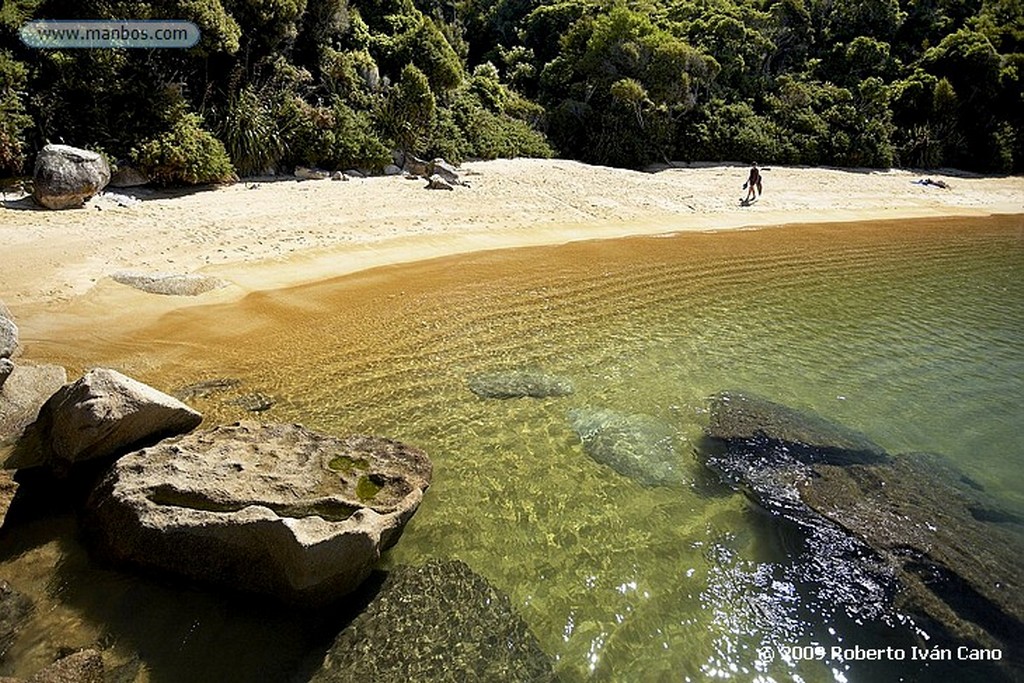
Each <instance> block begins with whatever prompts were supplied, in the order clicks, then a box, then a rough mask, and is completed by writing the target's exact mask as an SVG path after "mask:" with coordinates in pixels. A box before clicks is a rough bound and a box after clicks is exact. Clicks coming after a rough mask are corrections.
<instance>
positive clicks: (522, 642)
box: [312, 560, 554, 683]
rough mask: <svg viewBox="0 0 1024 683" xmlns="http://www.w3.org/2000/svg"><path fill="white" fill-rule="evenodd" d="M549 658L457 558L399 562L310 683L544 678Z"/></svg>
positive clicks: (483, 682)
mask: <svg viewBox="0 0 1024 683" xmlns="http://www.w3.org/2000/svg"><path fill="white" fill-rule="evenodd" d="M553 680H554V674H553V673H552V665H551V660H550V659H549V658H548V657H547V655H545V654H544V652H543V651H542V650H541V649H540V645H539V644H538V643H537V639H536V638H535V637H534V635H533V634H532V633H531V632H530V630H529V628H528V627H527V625H526V624H525V623H524V622H523V620H522V617H520V616H519V615H518V614H517V613H516V612H515V611H514V610H513V609H512V605H511V603H510V601H509V599H508V596H506V595H504V594H503V593H500V592H498V591H497V590H495V589H494V588H493V587H492V586H491V585H490V584H489V583H488V582H487V581H486V580H485V579H484V578H483V577H481V576H479V575H477V574H476V573H474V572H473V571H472V570H471V569H470V568H469V567H468V566H466V565H465V564H464V563H462V562H460V561H458V560H448V561H437V560H435V561H433V562H429V563H428V564H426V565H424V566H422V567H418V568H413V567H399V568H398V569H396V570H394V571H393V572H391V573H390V575H389V576H388V579H387V581H386V583H385V584H384V586H383V588H382V589H381V591H380V593H378V595H377V597H376V598H375V599H374V601H373V602H372V603H370V606H369V607H368V608H367V609H366V610H365V611H364V612H363V613H362V614H360V615H359V616H358V617H356V619H355V621H353V622H352V623H351V624H349V626H348V627H347V628H346V629H345V630H344V631H342V633H341V635H339V636H338V638H337V640H335V642H334V645H333V646H331V649H330V651H329V652H328V653H327V657H326V658H325V660H324V663H323V665H322V666H321V668H320V670H319V671H318V672H317V673H316V674H315V675H314V677H313V679H312V683H363V682H365V681H373V682H374V683H411V682H412V681H416V682H421V683H429V682H433V681H464V682H467V683H470V682H472V683H476V682H479V683H493V682H495V681H501V682H502V683H520V682H521V683H546V682H549V681H553Z"/></svg>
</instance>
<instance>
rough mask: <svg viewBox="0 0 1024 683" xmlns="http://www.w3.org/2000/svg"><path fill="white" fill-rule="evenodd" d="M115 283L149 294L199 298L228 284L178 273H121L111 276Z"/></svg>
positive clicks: (202, 276) (216, 279) (214, 278)
mask: <svg viewBox="0 0 1024 683" xmlns="http://www.w3.org/2000/svg"><path fill="white" fill-rule="evenodd" d="M110 277H111V279H113V280H114V282H117V283H119V284H122V285H128V286H129V287H133V288H135V289H138V290H140V291H143V292H146V293H148V294H162V295H164V296H199V295H200V294H205V293H206V292H211V291H213V290H215V289H222V288H224V287H227V285H228V283H227V282H226V281H224V280H221V279H220V278H217V277H207V276H205V275H192V274H187V273H186V274H178V273H139V272H134V271H121V272H118V273H114V274H113V275H111V276H110Z"/></svg>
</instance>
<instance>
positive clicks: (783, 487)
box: [701, 397, 1024, 659]
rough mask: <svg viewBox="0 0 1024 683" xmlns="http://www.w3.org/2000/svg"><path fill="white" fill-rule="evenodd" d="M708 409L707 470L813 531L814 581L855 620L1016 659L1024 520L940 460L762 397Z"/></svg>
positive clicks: (1021, 633)
mask: <svg viewBox="0 0 1024 683" xmlns="http://www.w3.org/2000/svg"><path fill="white" fill-rule="evenodd" d="M737 404H738V405H739V406H740V409H739V410H737V408H736V405H737ZM749 406H753V407H752V408H751V407H749ZM711 411H712V412H711V425H710V426H709V428H708V430H707V437H708V439H707V440H706V442H705V443H704V444H702V449H701V451H702V456H703V458H704V460H705V463H706V464H707V465H708V466H709V467H711V468H712V469H714V470H716V471H718V472H719V473H720V474H721V475H722V476H723V477H724V478H725V479H726V480H728V481H729V482H730V483H732V484H733V485H736V486H738V487H739V488H740V489H741V490H742V491H744V492H745V493H746V494H747V495H748V496H750V497H751V498H753V499H754V500H755V501H756V502H757V503H758V504H759V505H761V506H762V507H764V508H765V509H767V510H769V511H771V512H772V513H774V514H776V515H778V516H780V517H782V518H784V519H786V520H789V521H791V522H794V523H796V524H797V525H799V526H800V527H801V528H802V529H803V530H804V532H805V544H804V552H805V554H806V555H807V556H809V558H808V559H804V560H801V561H800V562H801V566H802V567H803V568H804V570H806V573H807V576H806V577H805V579H806V580H807V581H808V582H812V583H815V584H817V585H819V586H821V590H822V592H823V593H824V594H825V596H826V597H827V599H828V600H830V601H831V602H833V603H835V604H841V605H843V606H844V607H845V608H846V609H847V611H848V612H850V613H851V614H853V615H857V616H858V617H859V616H867V617H882V616H884V615H886V614H889V613H891V612H892V611H893V610H906V611H908V612H911V613H912V614H914V615H916V616H917V617H918V618H923V619H924V620H925V621H924V625H925V627H926V630H928V631H929V632H930V634H931V635H932V636H933V637H934V636H945V637H947V638H952V639H954V640H957V641H960V642H964V641H968V642H971V643H975V644H979V645H981V646H983V647H1003V648H1007V649H1005V652H1007V653H1009V652H1010V649H1011V648H1012V647H1013V644H1014V643H1019V642H1021V641H1022V639H1024V569H1022V566H1021V563H1020V561H1019V558H1020V557H1021V556H1022V554H1024V526H1021V522H1022V521H1024V520H1022V519H1021V518H1020V517H1019V516H1017V515H1015V514H1013V513H1012V512H1009V511H1007V510H1004V509H1001V508H999V507H998V506H994V505H992V504H991V503H986V502H985V501H984V498H983V495H984V494H983V492H982V491H981V490H980V487H979V486H978V485H977V484H976V483H975V482H973V481H972V480H970V479H969V478H967V477H965V476H964V475H963V474H962V473H960V472H959V471H957V470H956V468H954V467H953V466H952V465H950V464H949V463H948V462H946V461H945V460H944V459H942V458H941V457H940V456H934V455H925V454H909V455H898V456H894V457H889V456H886V455H883V454H884V452H883V451H881V449H880V448H879V447H877V446H875V445H874V444H872V443H871V442H870V441H869V440H867V439H866V437H863V436H862V435H858V434H856V433H854V432H849V431H848V430H846V429H844V428H842V427H839V426H837V425H834V424H832V423H828V422H826V421H824V420H822V419H821V418H818V417H814V416H807V415H806V414H804V413H799V412H798V411H795V410H792V409H788V408H785V409H781V410H780V409H779V407H778V406H777V404H773V403H771V402H768V401H765V400H764V399H754V400H753V401H750V402H749V403H748V402H747V401H746V400H744V401H735V400H730V401H723V400H722V398H721V397H717V398H715V399H713V400H712V405H711ZM761 420H763V422H762V421H761ZM936 627H937V628H936ZM1018 659H1019V658H1018Z"/></svg>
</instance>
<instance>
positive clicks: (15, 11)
mask: <svg viewBox="0 0 1024 683" xmlns="http://www.w3.org/2000/svg"><path fill="white" fill-rule="evenodd" d="M39 18H47V19H57V18H61V19H70V18H119V19H127V18H132V19H170V18H173V19H184V20H188V21H192V22H194V23H196V24H197V25H198V26H199V27H200V28H201V30H202V36H203V37H202V40H201V41H200V43H199V45H198V46H197V47H195V48H193V49H191V50H129V49H120V50H31V49H29V48H27V47H26V46H25V45H23V44H22V43H21V41H20V40H19V39H18V33H17V30H18V28H19V27H20V26H21V25H23V24H24V22H26V21H28V20H31V19H39ZM1022 79H1024V5H1022V2H1021V0H860V1H859V2H856V3H837V2H835V1H834V0H629V1H627V0H453V1H444V2H442V1H441V0H148V1H146V2H135V1H131V2H129V1H128V0H4V2H3V6H2V9H0V174H15V173H18V172H21V171H23V170H24V169H25V163H26V161H27V160H28V159H30V158H31V154H32V153H33V152H34V151H35V150H36V149H38V148H39V147H40V146H42V145H43V144H45V143H46V142H47V141H53V142H58V141H61V142H66V143H68V144H74V145H79V146H86V147H93V148H98V149H102V150H104V151H105V152H106V153H107V154H108V155H110V156H111V157H113V158H115V159H120V160H132V161H134V162H135V163H137V164H140V165H142V166H145V167H146V168H147V169H148V170H149V171H150V172H152V173H153V174H154V177H156V178H158V179H159V180H160V181H162V182H166V183H181V182H184V183H195V182H209V181H211V180H216V179H221V178H225V177H230V176H231V175H232V173H233V172H237V173H238V174H241V175H249V174H256V173H261V172H263V171H266V170H268V169H280V170H291V167H294V166H295V165H300V164H301V165H308V166H322V167H326V168H329V169H335V168H350V167H359V168H364V169H369V170H379V169H380V168H382V167H383V166H384V165H385V164H387V163H390V160H391V153H390V152H391V150H392V149H401V150H405V151H408V152H412V153H415V154H418V155H422V156H434V155H443V156H446V157H447V158H449V159H451V160H454V161H459V160H461V159H464V158H469V157H481V158H493V157H498V156H516V155H532V156H548V155H551V154H553V153H555V152H557V153H559V154H562V155H565V156H569V157H574V158H579V159H582V160H585V161H590V162H595V163H603V164H612V165H624V166H642V165H644V164H646V163H649V162H651V161H658V160H665V159H706V160H742V161H750V160H758V161H760V162H762V163H772V162H774V163H792V164H832V165H841V166H871V167H884V166H889V165H894V164H895V165H902V166H923V167H934V166H940V165H953V166H960V167H963V168H968V169H974V170H981V171H997V172H999V171H1010V170H1020V169H1022V168H1024V132H1022V130H1024V96H1022Z"/></svg>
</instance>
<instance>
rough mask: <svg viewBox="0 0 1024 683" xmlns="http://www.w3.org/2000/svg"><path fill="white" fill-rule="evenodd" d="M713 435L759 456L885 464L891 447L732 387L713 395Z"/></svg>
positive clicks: (709, 426)
mask: <svg viewBox="0 0 1024 683" xmlns="http://www.w3.org/2000/svg"><path fill="white" fill-rule="evenodd" d="M705 433H706V434H707V436H709V437H710V438H712V439H718V440H720V441H723V442H725V443H726V444H728V445H730V446H731V447H737V446H739V447H742V448H743V449H744V450H747V451H748V452H756V453H757V455H758V457H761V458H768V459H771V458H772V457H773V456H775V455H781V456H782V457H783V459H785V460H789V459H795V460H797V461H799V462H805V463H814V462H827V463H832V464H837V465H842V464H849V463H858V462H859V463H871V462H883V461H885V460H886V458H887V456H886V453H885V450H884V449H883V448H882V447H881V446H879V445H878V444H875V443H873V442H872V441H871V440H870V439H868V438H867V437H866V436H865V435H863V434H861V433H860V432H857V431H854V430H852V429H848V428H846V427H843V426H842V425H838V424H836V423H834V422H830V421H829V420H826V419H825V418H823V417H821V416H819V415H815V414H814V413H810V412H803V411H799V410H796V409H794V408H790V407H789V406H785V405H782V404H781V403H775V402H774V401H770V400H768V399H766V398H764V397H762V396H758V395H756V394H750V393H742V392H736V391H726V392H722V393H720V394H717V395H716V396H713V397H712V398H711V413H710V422H709V424H708V426H707V429H706V430H705Z"/></svg>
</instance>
